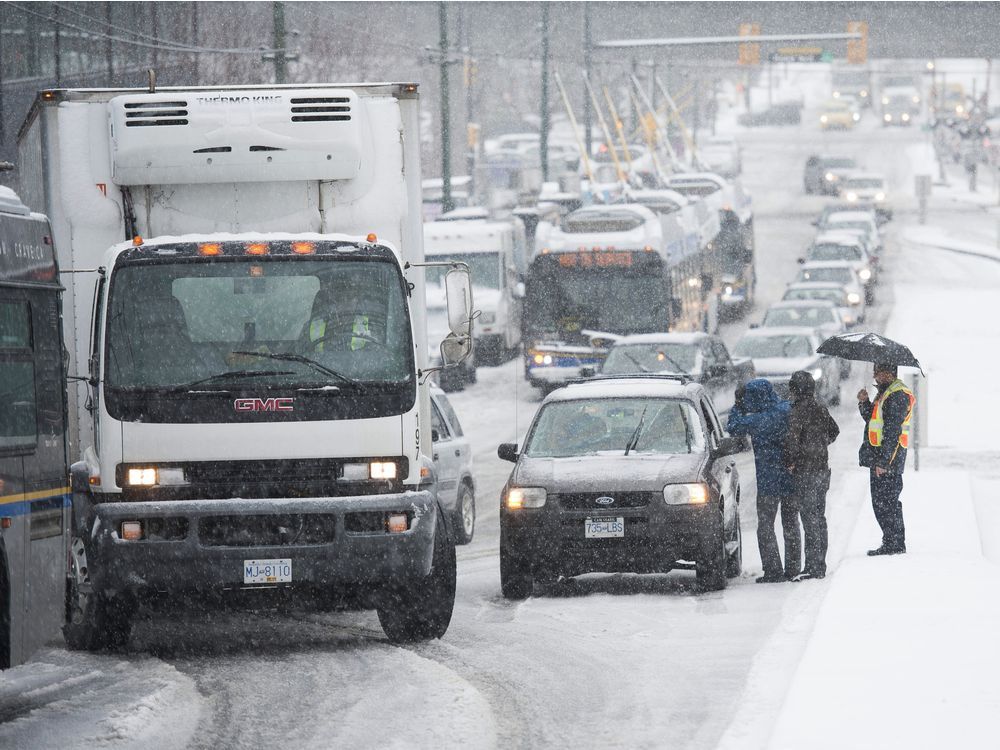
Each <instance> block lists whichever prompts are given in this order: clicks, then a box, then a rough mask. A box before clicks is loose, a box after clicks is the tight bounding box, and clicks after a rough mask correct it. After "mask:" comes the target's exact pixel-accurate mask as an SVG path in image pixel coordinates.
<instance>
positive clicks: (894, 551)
mask: <svg viewBox="0 0 1000 750" xmlns="http://www.w3.org/2000/svg"><path fill="white" fill-rule="evenodd" d="M875 384H876V387H877V390H878V393H877V395H876V396H875V401H874V402H872V401H871V400H870V399H869V397H868V389H867V388H862V389H861V390H860V391H858V409H859V411H860V412H861V417H862V419H864V420H865V436H864V439H863V441H862V443H861V450H860V451H859V453H858V459H859V463H860V464H861V465H862V466H867V467H868V468H869V471H870V472H871V473H870V485H871V493H872V509H873V510H874V511H875V520H877V521H878V525H879V526H880V527H881V529H882V544H881V545H880V546H879V547H877V548H876V549H873V550H869V551H868V554H869V555H898V554H901V553H903V552H906V529H905V527H904V525H903V504H902V503H901V502H900V501H899V495H900V493H901V492H902V491H903V468H904V467H905V465H906V450H907V448H909V446H910V419H911V418H912V416H913V405H914V403H915V401H916V399H915V398H914V396H913V392H912V391H911V390H910V389H909V388H907V387H906V385H904V383H903V381H902V380H900V379H899V378H898V377H896V366H895V365H889V364H878V363H877V364H876V365H875Z"/></svg>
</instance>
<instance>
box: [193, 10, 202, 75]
mask: <svg viewBox="0 0 1000 750" xmlns="http://www.w3.org/2000/svg"><path fill="white" fill-rule="evenodd" d="M191 46H192V47H197V46H198V0H194V2H192V3H191ZM191 63H192V71H193V73H194V76H193V78H192V80H193V81H194V83H195V85H197V84H198V83H200V82H201V80H200V79H201V72H200V71H199V69H198V63H199V59H198V53H197V52H194V53H193V54H192V55H191Z"/></svg>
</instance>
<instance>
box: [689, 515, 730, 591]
mask: <svg viewBox="0 0 1000 750" xmlns="http://www.w3.org/2000/svg"><path fill="white" fill-rule="evenodd" d="M695 581H696V582H697V584H698V589H699V590H700V591H721V590H722V589H724V588H726V544H725V535H724V534H723V533H722V518H721V514H720V518H719V523H718V524H717V526H716V528H714V529H713V530H712V531H711V532H710V533H709V534H707V535H706V536H705V537H704V538H703V539H702V540H701V554H700V555H699V556H698V559H697V560H696V561H695Z"/></svg>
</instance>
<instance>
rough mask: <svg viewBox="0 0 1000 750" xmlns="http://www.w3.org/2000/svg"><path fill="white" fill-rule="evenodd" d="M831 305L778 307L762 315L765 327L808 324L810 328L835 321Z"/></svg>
mask: <svg viewBox="0 0 1000 750" xmlns="http://www.w3.org/2000/svg"><path fill="white" fill-rule="evenodd" d="M836 322H837V318H836V317H835V315H834V312H833V308H831V307H778V308H775V309H773V310H768V311H767V315H765V316H764V326H765V327H769V328H770V327H783V326H809V327H810V328H812V327H815V326H819V325H824V324H826V323H836Z"/></svg>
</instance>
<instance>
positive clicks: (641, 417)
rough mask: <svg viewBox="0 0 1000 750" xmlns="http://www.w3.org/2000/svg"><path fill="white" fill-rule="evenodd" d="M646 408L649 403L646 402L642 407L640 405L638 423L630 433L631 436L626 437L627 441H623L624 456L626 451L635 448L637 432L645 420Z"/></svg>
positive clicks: (638, 432)
mask: <svg viewBox="0 0 1000 750" xmlns="http://www.w3.org/2000/svg"><path fill="white" fill-rule="evenodd" d="M648 408H649V404H646V405H645V406H644V407H642V414H641V415H639V424H637V425H636V426H635V432H633V433H632V437H630V438H629V439H628V442H627V443H625V455H626V456H627V455H628V452H629V451H630V450H632V449H633V448H635V446H637V445H638V444H639V434H640V433H641V432H642V423H643V422H645V421H646V409H648Z"/></svg>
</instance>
